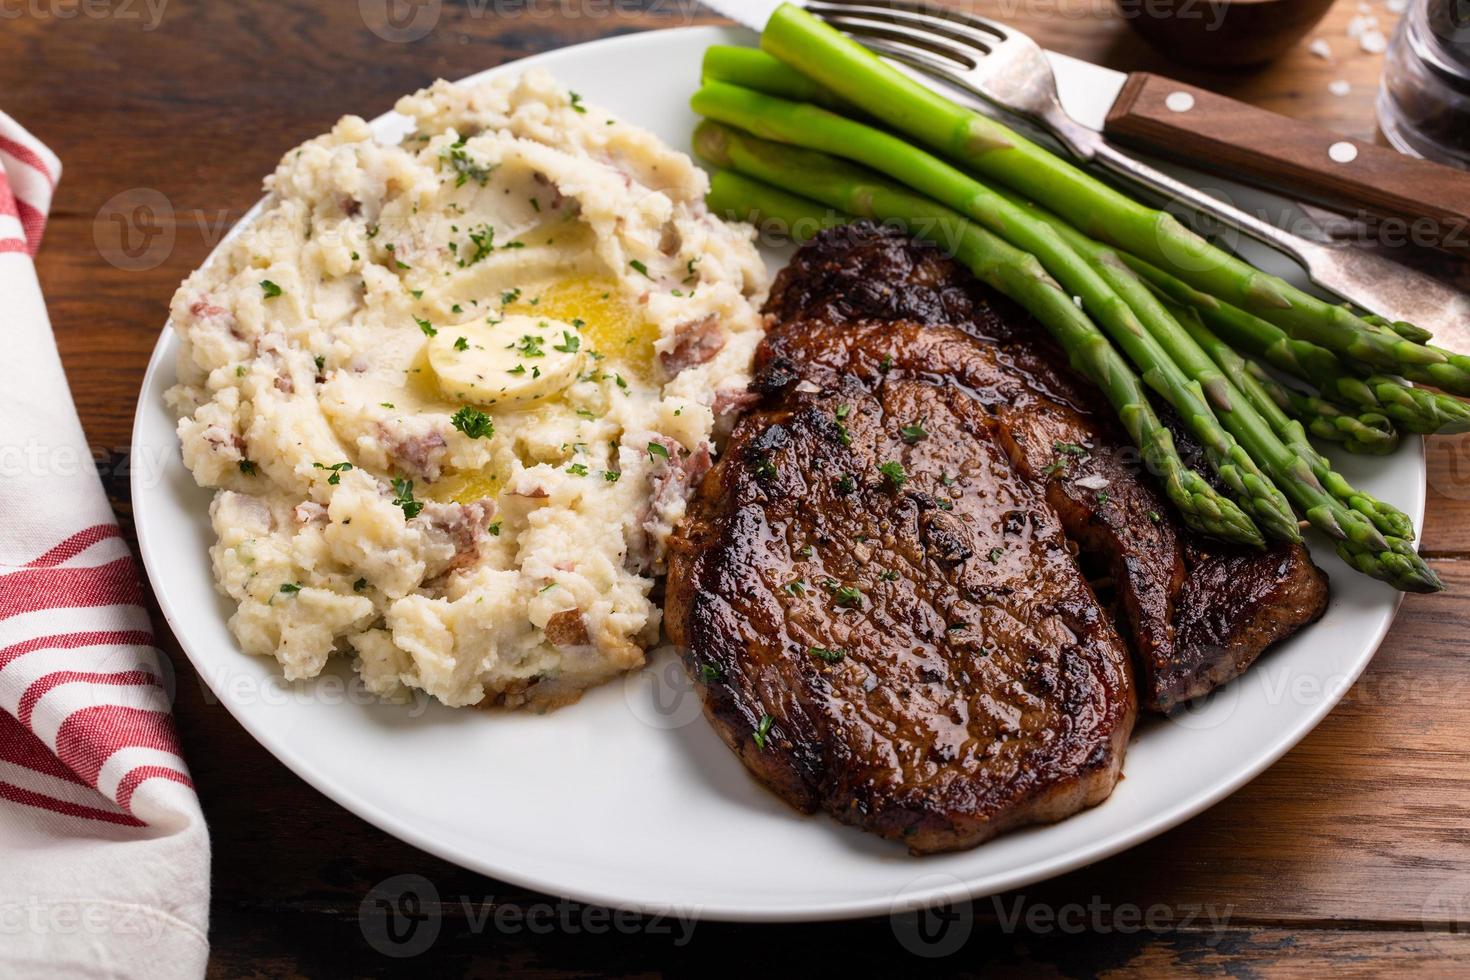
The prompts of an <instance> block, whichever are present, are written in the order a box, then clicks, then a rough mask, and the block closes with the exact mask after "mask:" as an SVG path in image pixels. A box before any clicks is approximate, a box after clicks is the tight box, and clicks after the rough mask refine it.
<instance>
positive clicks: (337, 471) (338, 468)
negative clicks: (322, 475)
mask: <svg viewBox="0 0 1470 980" xmlns="http://www.w3.org/2000/svg"><path fill="white" fill-rule="evenodd" d="M311 465H312V468H313V469H318V470H326V471H327V472H328V473H331V474H332V475H331V476H329V477H327V483H328V484H329V485H331V486H334V487H335V486H336V485H337V484H339V483H341V482H342V474H343V473H347V472H349V471H350V470H351V469H352V464H351V463H333V464H332V465H331V466H328V465H326V464H325V463H312V464H311Z"/></svg>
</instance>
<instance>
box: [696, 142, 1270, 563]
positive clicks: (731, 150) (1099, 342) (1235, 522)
mask: <svg viewBox="0 0 1470 980" xmlns="http://www.w3.org/2000/svg"><path fill="white" fill-rule="evenodd" d="M694 149H695V152H696V153H698V154H699V155H700V156H701V157H703V158H704V159H706V160H708V161H710V162H711V163H713V164H716V165H717V166H720V167H725V168H731V169H734V170H736V171H738V172H740V173H742V174H745V175H747V176H748V177H753V178H755V179H756V180H759V181H762V182H763V183H765V184H774V185H780V186H782V187H786V188H789V189H790V190H791V191H794V192H795V193H797V194H799V195H801V196H802V197H807V198H812V199H814V200H816V201H819V202H821V204H824V205H826V206H828V207H832V208H836V209H838V210H840V211H844V212H847V213H849V214H854V215H858V216H861V217H867V218H876V219H881V220H891V221H898V222H901V223H903V224H905V225H906V227H907V228H908V229H909V231H910V232H911V233H913V234H918V235H921V236H923V237H926V238H928V239H930V240H931V241H935V242H937V243H941V244H943V245H945V246H947V247H949V248H951V249H952V250H953V252H954V254H955V256H956V258H958V259H959V261H961V262H963V263H964V264H965V265H966V266H968V267H969V268H970V270H971V271H973V272H974V273H975V275H976V276H977V277H978V278H979V279H980V280H981V281H983V282H985V283H988V284H989V285H991V286H993V287H994V288H996V289H998V290H1000V291H1001V292H1002V293H1005V294H1006V295H1007V296H1010V297H1011V298H1012V299H1014V300H1016V301H1017V302H1018V303H1020V304H1021V305H1022V306H1024V307H1025V308H1026V309H1027V310H1029V311H1030V312H1031V313H1032V315H1034V316H1035V317H1036V318H1037V319H1038V320H1039V321H1040V322H1041V323H1042V324H1043V325H1044V326H1045V327H1046V328H1047V330H1048V331H1049V332H1050V333H1051V334H1052V336H1053V337H1054V338H1056V340H1057V342H1058V343H1059V344H1060V345H1061V346H1062V349H1063V350H1065V351H1067V353H1068V356H1069V358H1070V359H1071V362H1072V365H1073V367H1075V368H1076V369H1077V370H1078V371H1079V372H1080V373H1082V374H1083V375H1085V376H1086V377H1088V378H1089V379H1091V380H1092V381H1093V383H1094V384H1096V385H1097V386H1098V387H1099V388H1101V389H1102V391H1103V394H1104V395H1105V396H1106V397H1107V399H1108V401H1109V403H1110V404H1111V405H1112V406H1113V409H1114V410H1115V411H1116V412H1117V413H1118V417H1119V419H1120V420H1121V421H1122V423H1123V427H1124V429H1125V430H1126V431H1127V432H1128V435H1129V436H1130V437H1131V438H1132V439H1133V442H1134V445H1136V446H1137V447H1138V448H1139V450H1140V451H1141V452H1142V454H1143V460H1144V463H1145V465H1146V466H1148V467H1149V470H1150V472H1152V473H1154V474H1156V475H1157V476H1158V477H1159V478H1160V480H1161V481H1162V482H1163V484H1164V492H1165V494H1166V495H1167V496H1168V498H1169V500H1170V501H1171V502H1172V503H1173V504H1174V506H1176V507H1177V508H1178V509H1179V512H1180V514H1181V516H1182V517H1183V519H1184V521H1185V523H1186V524H1188V525H1189V526H1190V527H1193V528H1195V529H1196V530H1199V531H1202V532H1203V533H1206V534H1212V535H1215V536H1217V537H1221V538H1225V539H1227V540H1231V541H1236V542H1240V543H1243V544H1251V545H1255V546H1257V547H1260V546H1261V545H1263V544H1264V542H1263V540H1262V538H1261V534H1260V531H1259V530H1258V529H1257V528H1256V526H1255V524H1254V523H1253V522H1252V521H1251V519H1250V518H1249V517H1248V516H1246V514H1245V513H1244V512H1243V511H1241V510H1240V509H1239V508H1238V507H1237V506H1236V505H1235V504H1234V503H1233V502H1231V500H1230V499H1229V498H1227V497H1224V496H1222V495H1220V494H1219V493H1217V492H1216V491H1215V489H1214V487H1212V486H1211V485H1210V483H1209V482H1208V481H1207V480H1205V479H1204V478H1203V477H1201V476H1200V475H1199V474H1198V473H1195V472H1194V471H1193V470H1191V469H1189V468H1188V467H1187V466H1185V465H1184V461H1183V460H1182V459H1180V458H1179V453H1178V450H1177V449H1176V448H1175V446H1174V439H1173V436H1171V435H1170V433H1169V430H1168V429H1167V428H1165V426H1164V424H1163V423H1162V422H1160V421H1159V418H1158V416H1157V415H1155V414H1154V411H1153V409H1152V408H1151V407H1150V405H1149V403H1148V396H1147V395H1146V394H1145V393H1144V389H1143V386H1142V384H1141V382H1140V381H1139V379H1138V376H1137V375H1136V374H1134V373H1133V370H1132V369H1131V368H1130V367H1129V366H1128V363H1127V362H1126V361H1125V360H1123V357H1122V356H1121V355H1120V354H1119V353H1118V352H1117V351H1116V350H1114V349H1113V346H1112V345H1111V344H1110V343H1108V340H1107V338H1106V337H1104V336H1103V335H1102V333H1101V332H1099V331H1098V329H1097V327H1096V326H1094V325H1093V323H1092V321H1091V320H1089V319H1088V318H1087V315H1086V314H1084V313H1083V312H1082V311H1081V310H1080V309H1078V308H1077V306H1076V304H1075V303H1073V302H1072V298H1071V296H1070V295H1068V294H1067V293H1066V292H1065V291H1064V290H1063V289H1062V288H1061V286H1059V285H1058V284H1057V282H1056V281H1055V280H1053V279H1052V278H1051V277H1050V276H1049V275H1047V274H1046V270H1045V269H1043V268H1042V266H1041V263H1040V262H1039V261H1038V260H1037V259H1036V257H1035V256H1033V255H1029V254H1027V253H1025V252H1022V251H1021V250H1020V249H1017V248H1015V247H1013V246H1011V245H1009V244H1007V243H1006V242H1005V241H1003V240H1002V239H1000V238H998V237H997V236H995V235H993V234H991V233H990V232H988V231H986V230H985V229H983V228H980V227H978V226H976V225H974V224H972V223H970V222H968V221H966V220H965V219H964V218H963V217H961V216H960V215H959V214H957V213H955V212H954V211H951V210H950V209H948V208H946V207H943V206H942V205H939V204H935V203H934V202H933V201H930V200H928V199H926V198H923V197H920V196H918V195H916V194H913V193H911V192H909V191H908V190H906V189H905V188H902V187H898V186H896V185H893V184H890V183H888V182H886V181H884V180H882V179H881V178H880V177H879V176H878V175H876V174H873V173H871V172H870V171H867V170H864V169H863V168H861V167H857V166H854V165H852V164H849V163H846V162H844V161H841V160H838V159H835V158H833V157H829V156H827V155H826V154H822V153H813V152H810V151H804V150H799V149H795V148H793V147H789V146H783V145H780V144H776V143H771V142H768V141H765V140H760V139H756V138H754V137H751V136H747V135H746V134H743V133H739V132H736V131H735V130H732V129H729V128H728V127H725V126H721V125H719V124H716V123H711V122H707V121H706V122H703V123H700V125H699V128H698V129H696V130H695V133H694ZM726 186H727V189H728V185H726ZM755 200H756V201H757V202H758V203H756V207H755V210H757V211H760V212H762V213H769V212H770V211H776V212H778V213H784V214H786V215H787V216H788V217H790V216H791V209H792V201H791V198H790V195H789V194H786V195H781V196H779V197H765V198H760V199H755ZM820 210H821V209H820V206H817V205H813V206H812V213H813V214H817V213H820Z"/></svg>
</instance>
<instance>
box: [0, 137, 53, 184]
mask: <svg viewBox="0 0 1470 980" xmlns="http://www.w3.org/2000/svg"><path fill="white" fill-rule="evenodd" d="M0 150H3V151H4V152H6V153H9V154H10V155H11V156H13V157H15V158H16V159H17V160H19V161H20V162H21V163H23V164H25V165H26V166H28V167H32V168H34V169H35V170H37V171H39V172H40V174H41V176H42V177H45V178H46V183H48V184H50V185H51V186H52V187H55V186H56V178H55V177H53V176H51V168H50V167H48V166H46V161H45V160H42V159H41V157H40V156H39V155H38V154H36V153H35V152H34V151H32V150H31V148H30V147H28V146H26V145H25V144H24V143H17V142H16V141H15V140H13V139H9V138H7V137H4V136H0Z"/></svg>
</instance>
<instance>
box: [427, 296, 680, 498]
mask: <svg viewBox="0 0 1470 980" xmlns="http://www.w3.org/2000/svg"><path fill="white" fill-rule="evenodd" d="M533 300H534V301H535V302H532V301H533ZM504 312H505V313H519V314H523V315H526V316H544V317H546V318H548V319H553V320H562V321H565V322H567V323H572V322H573V321H575V320H581V321H582V323H583V326H582V328H581V330H580V331H579V333H580V335H581V337H582V345H583V349H584V350H589V351H596V352H597V353H599V354H602V355H603V356H604V357H605V358H606V360H605V361H603V362H600V364H601V365H602V366H605V367H608V368H610V369H611V370H615V371H622V372H626V373H627V374H629V375H631V376H633V377H636V378H640V379H648V378H651V377H653V373H654V372H653V359H654V351H653V344H654V341H656V340H657V339H658V327H657V326H656V325H655V324H653V323H652V322H650V321H649V320H648V318H647V317H645V316H644V315H643V310H642V308H641V307H640V306H639V305H638V303H636V302H635V301H633V300H631V299H629V298H628V296H627V295H626V294H625V293H624V292H623V290H622V288H621V287H620V286H619V285H618V283H617V280H615V279H613V278H612V277H611V276H581V277H577V278H572V279H563V280H559V281H556V282H553V283H550V284H547V285H543V286H539V287H531V288H524V287H523V288H522V289H521V296H520V298H519V299H518V300H517V301H516V302H514V303H511V304H509V305H507V306H506V307H504ZM441 329H446V330H452V329H453V327H452V326H446V327H443V328H441ZM404 386H405V388H406V389H407V390H408V393H409V394H411V395H412V396H413V397H414V398H415V399H418V400H419V401H420V402H422V403H424V404H434V403H439V404H444V403H448V404H453V405H459V404H462V402H461V400H460V399H458V398H454V397H451V396H449V395H448V394H447V393H446V392H445V391H444V390H443V389H442V388H441V387H440V385H439V379H438V377H437V376H436V375H435V373H434V369H433V368H432V367H431V366H430V364H429V359H428V354H427V349H426V348H425V349H421V350H420V351H419V353H418V354H417V355H415V357H414V359H413V361H412V363H411V364H410V365H409V369H408V371H407V373H406V375H405V380H404ZM560 400H561V395H560V394H559V393H558V394H555V395H551V396H548V397H546V398H542V399H539V400H537V401H536V402H534V403H532V404H529V405H526V406H524V408H525V409H535V408H544V407H546V406H547V405H548V404H551V403H554V402H559V401H560ZM479 407H480V408H482V409H483V410H485V411H487V412H489V413H490V414H491V415H492V416H494V415H496V414H497V413H499V412H504V411H505V408H504V406H494V405H489V406H479ZM503 482H504V478H503V477H502V476H501V475H500V474H498V473H496V472H494V471H493V470H491V469H488V468H487V469H484V470H477V471H467V472H454V473H447V474H445V475H444V476H443V477H442V478H441V479H439V480H437V481H435V482H434V483H433V484H430V485H427V486H425V487H424V491H425V492H424V494H423V495H424V496H425V497H427V498H428V499H431V500H435V501H438V502H440V503H449V502H453V503H461V504H467V503H473V502H474V501H476V500H483V499H486V498H494V497H495V496H497V495H498V494H499V492H500V489H501V485H502V483H503Z"/></svg>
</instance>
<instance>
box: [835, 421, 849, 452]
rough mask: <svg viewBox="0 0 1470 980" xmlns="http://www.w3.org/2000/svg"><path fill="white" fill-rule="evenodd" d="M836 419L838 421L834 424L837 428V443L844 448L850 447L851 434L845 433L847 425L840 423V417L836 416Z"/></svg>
mask: <svg viewBox="0 0 1470 980" xmlns="http://www.w3.org/2000/svg"><path fill="white" fill-rule="evenodd" d="M837 418H838V421H837V422H836V423H835V424H836V426H837V441H838V442H840V443H842V444H843V445H844V446H851V445H852V433H851V432H849V431H847V423H845V422H843V421H841V419H842V416H841V415H839V416H837Z"/></svg>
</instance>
